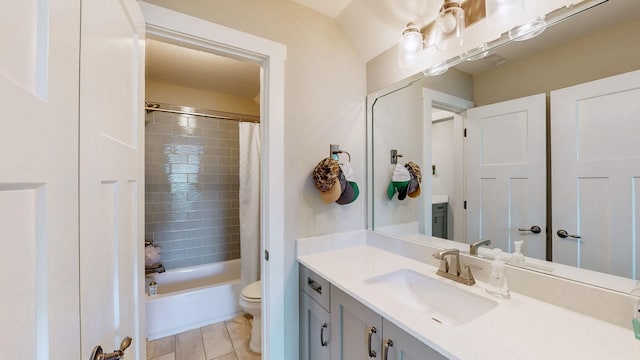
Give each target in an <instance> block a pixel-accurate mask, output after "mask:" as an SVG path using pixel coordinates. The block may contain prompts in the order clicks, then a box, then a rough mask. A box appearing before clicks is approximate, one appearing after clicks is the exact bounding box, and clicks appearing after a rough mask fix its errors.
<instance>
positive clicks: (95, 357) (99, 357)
mask: <svg viewBox="0 0 640 360" xmlns="http://www.w3.org/2000/svg"><path fill="white" fill-rule="evenodd" d="M131 341H133V339H131V338H130V337H128V336H127V337H126V338H124V339H122V342H121V343H120V349H118V350H113V352H110V353H107V354H105V353H104V351H102V346H100V345H97V346H96V347H94V348H93V352H92V353H91V357H90V358H89V360H120V359H122V357H123V356H124V351H125V350H127V348H128V347H129V346H131Z"/></svg>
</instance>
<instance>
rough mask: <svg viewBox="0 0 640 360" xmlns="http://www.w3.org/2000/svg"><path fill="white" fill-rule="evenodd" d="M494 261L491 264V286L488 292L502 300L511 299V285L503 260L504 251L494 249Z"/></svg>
mask: <svg viewBox="0 0 640 360" xmlns="http://www.w3.org/2000/svg"><path fill="white" fill-rule="evenodd" d="M493 256H494V260H493V262H492V263H491V275H490V276H489V284H488V286H487V289H486V292H487V293H489V294H491V295H493V296H495V297H499V298H502V299H509V298H510V297H511V294H510V293H509V285H507V276H506V275H505V272H504V261H503V260H502V250H501V249H498V248H496V249H493Z"/></svg>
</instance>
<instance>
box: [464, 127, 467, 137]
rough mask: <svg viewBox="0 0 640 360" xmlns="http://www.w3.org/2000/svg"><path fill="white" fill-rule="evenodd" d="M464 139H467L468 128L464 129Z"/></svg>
mask: <svg viewBox="0 0 640 360" xmlns="http://www.w3.org/2000/svg"><path fill="white" fill-rule="evenodd" d="M464 137H467V128H464Z"/></svg>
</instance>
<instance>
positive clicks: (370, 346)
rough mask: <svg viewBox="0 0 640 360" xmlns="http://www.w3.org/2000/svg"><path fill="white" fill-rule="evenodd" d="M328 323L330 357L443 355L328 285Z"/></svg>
mask: <svg viewBox="0 0 640 360" xmlns="http://www.w3.org/2000/svg"><path fill="white" fill-rule="evenodd" d="M331 323H332V324H334V325H333V329H332V332H331V343H332V348H331V359H333V360H351V359H381V360H387V359H388V360H400V359H402V360H414V359H415V360H442V359H446V357H444V356H442V355H441V354H440V353H438V352H437V351H435V350H433V349H432V348H430V347H428V346H427V345H425V344H424V343H422V342H421V341H419V340H418V339H416V338H414V337H413V336H411V335H409V334H408V333H406V332H405V331H403V330H401V329H400V328H399V327H397V326H395V325H393V324H392V323H391V322H389V321H388V320H386V319H384V318H383V317H382V316H380V315H379V314H377V313H376V312H374V311H373V310H371V309H369V308H368V307H366V306H365V305H363V304H362V303H360V302H358V301H357V300H355V299H354V298H352V297H351V296H349V295H347V294H345V293H344V292H342V291H340V290H339V289H336V288H335V287H334V288H333V289H331ZM385 345H386V346H385ZM385 356H386V357H385Z"/></svg>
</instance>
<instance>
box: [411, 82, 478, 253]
mask: <svg viewBox="0 0 640 360" xmlns="http://www.w3.org/2000/svg"><path fill="white" fill-rule="evenodd" d="M422 98H423V106H424V110H423V112H424V122H425V136H426V134H429V136H431V126H432V121H433V119H432V115H431V111H432V108H435V109H438V110H446V111H450V112H453V113H454V116H453V132H454V142H455V145H454V146H455V149H456V150H455V154H454V158H455V171H456V180H455V191H456V194H459V195H460V197H461V198H462V199H463V200H464V199H466V197H467V194H466V188H465V182H464V179H465V176H466V174H465V168H464V160H465V159H464V136H463V131H464V127H465V126H464V120H465V115H464V114H462V113H463V112H465V111H467V109H470V108H472V107H473V106H474V103H473V102H472V101H469V100H467V99H463V98H460V97H457V96H453V95H449V94H446V93H443V92H440V91H436V90H432V89H429V88H426V87H425V88H423V89H422ZM423 146H424V149H423V154H424V156H425V160H424V161H425V165H427V167H428V168H430V167H431V165H432V161H433V159H432V156H431V152H432V151H431V141H429V142H428V143H427V141H424V142H423ZM429 173H430V172H429ZM422 182H423V183H422V185H421V187H422V190H423V191H424V192H425V194H431V192H432V191H431V176H423V178H422ZM456 200H459V199H456ZM425 201H426V198H425ZM428 201H429V203H431V198H429V200H428ZM449 206H450V207H451V209H452V210H453V218H454V223H453V234H454V239H451V240H454V241H459V239H462V240H463V242H466V239H467V233H466V228H467V227H466V224H467V217H466V212H465V210H464V206H463V203H462V202H460V201H457V202H455V203H450V204H449ZM431 210H432V209H431V204H429V205H426V204H425V218H426V219H429V218H431V216H432V214H431Z"/></svg>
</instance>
